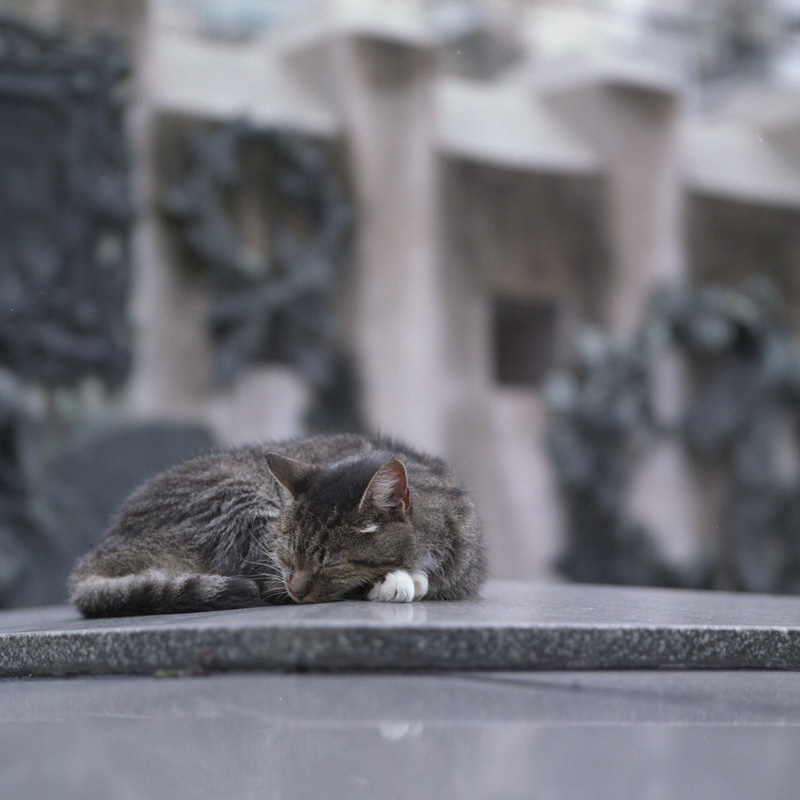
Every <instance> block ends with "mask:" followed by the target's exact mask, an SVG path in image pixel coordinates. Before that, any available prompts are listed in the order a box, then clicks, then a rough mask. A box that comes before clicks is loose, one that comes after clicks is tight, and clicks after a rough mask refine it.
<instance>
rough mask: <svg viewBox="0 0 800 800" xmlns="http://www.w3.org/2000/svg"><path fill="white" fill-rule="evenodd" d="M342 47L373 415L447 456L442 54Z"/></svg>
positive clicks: (404, 45) (362, 335)
mask: <svg viewBox="0 0 800 800" xmlns="http://www.w3.org/2000/svg"><path fill="white" fill-rule="evenodd" d="M336 46H337V52H336V55H337V64H338V67H339V76H338V80H339V84H340V87H341V91H342V97H341V100H342V112H343V116H344V120H345V126H346V133H347V136H348V140H349V141H348V144H349V151H350V165H351V174H352V176H353V180H354V183H355V187H354V188H355V199H356V204H357V220H358V225H357V228H356V236H357V261H358V263H357V265H356V270H355V276H354V282H353V287H354V288H353V302H352V306H351V309H350V317H351V330H350V333H351V335H352V337H353V342H354V345H355V350H356V352H357V353H358V357H359V360H360V374H361V377H362V380H363V392H364V396H363V397H364V410H365V414H366V418H367V421H368V423H369V424H370V425H371V427H373V428H374V429H375V430H378V431H381V432H386V433H391V434H394V435H397V436H398V437H401V438H404V439H406V440H409V441H411V442H414V443H416V444H418V445H419V446H421V447H424V448H425V449H428V450H432V451H441V450H442V446H443V444H444V441H443V439H444V434H443V430H442V427H443V416H444V410H445V407H446V404H447V394H448V392H447V390H446V384H447V379H446V376H445V369H444V363H443V362H444V358H443V345H442V336H443V333H442V329H443V321H442V319H441V314H442V311H441V309H442V302H441V297H442V288H441V276H440V271H439V266H440V265H439V246H438V244H439V243H438V235H439V222H438V215H439V209H438V206H439V165H438V163H437V156H436V149H435V129H434V118H433V112H434V98H433V83H432V79H433V70H434V53H433V51H432V49H430V48H429V47H426V46H420V45H417V44H413V43H408V42H401V41H396V40H391V41H390V40H387V39H377V38H364V37H361V36H352V37H348V38H346V39H344V40H341V41H339V42H337V45H336Z"/></svg>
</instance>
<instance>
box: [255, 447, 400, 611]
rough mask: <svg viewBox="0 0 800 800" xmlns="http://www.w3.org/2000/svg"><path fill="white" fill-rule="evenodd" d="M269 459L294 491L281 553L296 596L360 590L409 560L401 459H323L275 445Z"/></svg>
mask: <svg viewBox="0 0 800 800" xmlns="http://www.w3.org/2000/svg"><path fill="white" fill-rule="evenodd" d="M267 464H268V466H269V469H270V471H271V472H272V474H273V475H274V477H275V479H276V480H277V481H278V482H279V483H280V484H281V485H282V486H283V487H284V488H285V489H286V490H287V491H288V493H289V495H290V496H291V501H290V502H288V503H287V504H286V506H285V508H284V510H283V512H282V514H281V518H280V520H279V522H278V528H277V533H276V539H275V556H276V558H277V561H278V564H279V566H280V568H281V571H282V573H283V579H284V582H285V583H286V589H287V591H288V593H289V596H290V597H291V598H292V599H293V600H295V601H296V602H303V603H308V602H315V603H316V602H325V601H329V600H337V599H340V598H342V597H347V596H358V595H359V594H360V593H361V591H362V590H363V589H365V588H368V587H370V586H372V585H373V584H374V583H375V582H376V581H378V580H380V579H381V578H382V577H383V576H385V575H386V574H387V573H388V572H391V571H392V570H394V569H398V568H402V567H404V566H406V565H407V564H408V563H409V555H410V553H411V551H412V550H413V548H414V536H413V530H412V528H411V521H410V517H411V514H412V509H411V494H410V491H409V486H408V475H407V473H406V468H405V466H404V465H403V463H402V462H401V461H399V460H397V459H391V460H390V461H386V462H385V463H381V462H380V461H379V462H376V461H375V460H374V459H370V458H367V457H365V458H357V459H355V458H354V459H351V460H347V461H342V462H339V463H337V464H333V465H328V466H322V467H321V466H315V465H312V464H307V463H304V462H302V461H296V460H295V459H292V458H287V457H286V456H281V455H278V454H277V453H269V454H268V455H267Z"/></svg>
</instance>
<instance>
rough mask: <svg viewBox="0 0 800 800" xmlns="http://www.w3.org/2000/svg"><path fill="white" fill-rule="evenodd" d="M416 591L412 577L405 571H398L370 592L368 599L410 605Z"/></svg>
mask: <svg viewBox="0 0 800 800" xmlns="http://www.w3.org/2000/svg"><path fill="white" fill-rule="evenodd" d="M414 591H415V587H414V580H413V579H412V577H411V576H410V575H409V574H408V573H407V572H406V571H405V570H403V569H396V570H395V571H394V572H390V573H389V574H388V575H387V576H386V577H385V578H384V579H383V580H380V581H378V582H377V583H376V584H375V585H374V586H373V587H372V588H371V589H370V590H369V594H368V595H367V599H368V600H380V601H381V602H383V603H410V602H411V601H412V600H413V599H414Z"/></svg>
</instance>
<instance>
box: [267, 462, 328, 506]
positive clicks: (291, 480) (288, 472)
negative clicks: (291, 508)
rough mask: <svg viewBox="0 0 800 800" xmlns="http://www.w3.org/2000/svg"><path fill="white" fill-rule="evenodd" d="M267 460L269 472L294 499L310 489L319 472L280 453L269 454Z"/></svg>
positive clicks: (309, 465)
mask: <svg viewBox="0 0 800 800" xmlns="http://www.w3.org/2000/svg"><path fill="white" fill-rule="evenodd" d="M266 458H267V466H268V467H269V471H270V472H271V473H272V474H273V476H274V477H275V480H276V481H278V483H280V484H281V485H283V486H285V487H286V489H287V491H288V492H289V494H290V495H291V496H292V497H297V495H299V494H302V493H303V492H305V491H306V490H307V489H308V487H309V486H310V485H311V481H312V480H313V478H314V475H315V474H316V471H317V468H316V467H314V466H312V465H311V464H306V463H305V462H303V461H297V460H296V459H294V458H288V457H287V456H282V455H279V454H278V453H267V456H266Z"/></svg>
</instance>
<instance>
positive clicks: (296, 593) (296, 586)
mask: <svg viewBox="0 0 800 800" xmlns="http://www.w3.org/2000/svg"><path fill="white" fill-rule="evenodd" d="M309 587H310V581H309V578H308V575H306V574H305V573H304V572H301V571H300V570H296V571H295V572H293V573H292V574H291V575H290V576H289V582H288V583H287V584H286V588H287V589H288V590H289V595H290V596H291V598H292V600H296V601H297V602H298V603H299V602H300V601H301V600H303V599H304V598H305V597H306V595H307V594H308V590H309Z"/></svg>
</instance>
